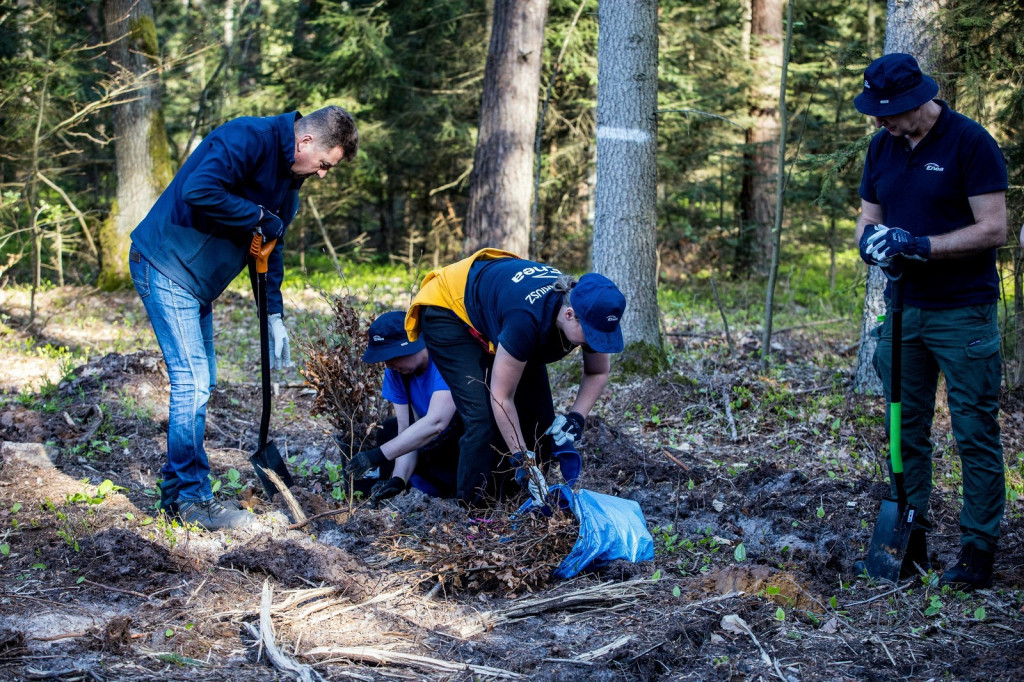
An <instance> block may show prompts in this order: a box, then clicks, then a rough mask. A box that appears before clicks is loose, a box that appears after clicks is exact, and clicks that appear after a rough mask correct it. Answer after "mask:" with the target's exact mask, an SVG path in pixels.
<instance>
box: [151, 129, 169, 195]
mask: <svg viewBox="0 0 1024 682" xmlns="http://www.w3.org/2000/svg"><path fill="white" fill-rule="evenodd" d="M149 157H150V161H151V162H152V164H153V171H152V176H151V177H152V180H153V184H154V187H153V189H154V190H155V191H156V193H157V194H159V193H160V192H162V191H163V190H164V188H165V187H167V185H169V184H171V180H172V179H173V178H174V166H173V164H172V162H171V145H170V144H169V143H168V142H167V129H166V127H165V125H164V114H163V111H161V110H160V109H157V110H156V111H154V112H153V113H152V114H151V115H150V118H149Z"/></svg>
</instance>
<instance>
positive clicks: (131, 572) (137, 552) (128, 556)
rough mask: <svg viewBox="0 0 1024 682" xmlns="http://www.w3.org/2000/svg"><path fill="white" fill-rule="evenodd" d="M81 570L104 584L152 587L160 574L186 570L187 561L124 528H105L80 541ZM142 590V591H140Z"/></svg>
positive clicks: (90, 577)
mask: <svg viewBox="0 0 1024 682" xmlns="http://www.w3.org/2000/svg"><path fill="white" fill-rule="evenodd" d="M79 547H80V550H81V551H80V553H79V556H80V562H81V566H82V569H81V570H80V573H82V574H83V575H84V576H85V577H86V578H88V579H89V580H92V581H93V582H96V583H102V584H105V585H119V584H124V583H130V584H132V585H134V586H135V589H139V588H140V587H146V586H148V587H150V588H151V587H152V585H153V583H154V582H160V581H161V574H164V575H166V574H178V573H187V572H189V570H190V569H189V567H188V564H187V563H186V562H185V561H184V560H183V559H182V558H180V557H178V556H174V555H172V554H171V553H170V552H169V551H168V550H167V549H166V548H165V547H163V546H161V545H158V544H156V543H154V542H150V541H148V540H145V539H143V538H142V537H140V536H139V535H138V534H137V533H135V532H132V531H130V530H128V529H125V528H107V529H106V530H102V531H100V532H98V533H96V534H95V535H90V536H87V537H84V538H82V540H81V541H80V542H79ZM140 591H141V590H140Z"/></svg>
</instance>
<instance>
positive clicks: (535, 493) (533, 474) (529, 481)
mask: <svg viewBox="0 0 1024 682" xmlns="http://www.w3.org/2000/svg"><path fill="white" fill-rule="evenodd" d="M512 466H514V467H515V468H516V472H515V479H516V483H518V484H519V485H520V487H521V488H522V489H523V490H525V491H526V492H528V493H530V497H531V498H532V499H533V502H534V504H536V505H537V506H538V507H543V506H544V496H545V495H546V494H547V492H548V483H547V481H545V480H544V474H543V473H542V472H541V470H540V467H539V466H537V456H536V455H535V454H534V453H532V452H530V451H529V450H527V451H526V452H517V453H515V454H513V455H512Z"/></svg>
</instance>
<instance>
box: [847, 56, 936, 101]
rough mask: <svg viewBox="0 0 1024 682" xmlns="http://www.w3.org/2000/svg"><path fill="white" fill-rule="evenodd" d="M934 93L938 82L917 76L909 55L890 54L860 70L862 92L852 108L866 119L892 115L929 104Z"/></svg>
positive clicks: (912, 58)
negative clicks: (862, 78) (866, 116)
mask: <svg viewBox="0 0 1024 682" xmlns="http://www.w3.org/2000/svg"><path fill="white" fill-rule="evenodd" d="M937 94H939V85H938V83H936V82H935V81H934V80H932V79H931V78H929V77H928V76H926V75H924V74H923V73H921V67H920V66H918V64H917V60H916V59H914V57H913V56H912V55H909V54H904V53H902V52H893V53H892V54H887V55H885V56H884V57H879V58H878V59H876V60H875V61H873V62H871V64H869V65H868V68H866V69H864V90H863V91H862V92H861V93H860V94H859V95H857V96H856V97H855V98H854V100H853V106H855V107H857V111H859V112H860V113H862V114H867V115H868V116H894V115H896V114H902V113H903V112H905V111H910V110H911V109H916V108H917V107H919V106H921V105H922V104H925V103H926V102H930V101H931V100H932V98H934V97H935V95H937Z"/></svg>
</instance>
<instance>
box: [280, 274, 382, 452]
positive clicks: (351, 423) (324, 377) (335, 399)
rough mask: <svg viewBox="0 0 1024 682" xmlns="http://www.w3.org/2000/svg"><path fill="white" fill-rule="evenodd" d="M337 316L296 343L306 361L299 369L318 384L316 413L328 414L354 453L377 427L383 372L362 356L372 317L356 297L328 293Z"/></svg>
mask: <svg viewBox="0 0 1024 682" xmlns="http://www.w3.org/2000/svg"><path fill="white" fill-rule="evenodd" d="M323 295H324V298H326V299H327V301H328V303H330V304H331V308H332V310H333V315H332V316H331V317H330V318H329V320H328V321H327V323H326V326H321V325H320V324H318V325H317V326H316V327H314V330H313V332H312V333H310V334H309V336H308V337H306V338H305V339H300V340H299V341H298V344H297V345H298V346H299V347H300V348H301V350H302V352H303V353H304V354H305V356H306V358H307V360H306V366H305V367H304V368H302V369H301V370H300V371H301V372H302V376H304V377H305V379H306V383H307V384H308V385H309V386H312V387H313V388H314V389H316V398H315V399H314V400H313V409H312V412H313V414H315V415H323V416H325V417H327V418H328V419H329V420H330V422H331V424H332V425H333V426H334V428H335V429H336V430H337V431H338V435H337V436H336V440H338V442H339V444H341V443H344V444H346V445H347V447H348V452H347V453H344V454H346V455H348V456H350V455H351V454H352V453H354V452H357V451H359V450H360V449H362V447H363V445H364V444H365V443H366V442H367V440H368V439H369V436H370V434H371V433H372V432H373V430H374V429H375V428H376V427H377V422H378V419H379V411H378V408H379V404H380V403H379V400H380V389H381V376H382V374H383V372H382V370H381V368H380V367H379V366H378V365H374V364H367V363H365V362H363V361H362V359H361V358H362V354H363V349H364V347H365V345H366V330H367V328H368V327H369V326H370V324H371V323H372V322H373V319H374V318H373V317H372V316H369V315H367V316H365V317H363V316H361V315H360V314H359V311H358V310H357V309H356V308H355V307H354V306H353V303H354V302H355V300H356V299H355V298H354V297H351V296H334V295H332V294H327V293H324V294H323Z"/></svg>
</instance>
